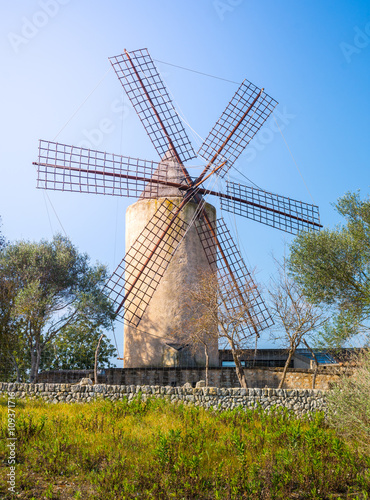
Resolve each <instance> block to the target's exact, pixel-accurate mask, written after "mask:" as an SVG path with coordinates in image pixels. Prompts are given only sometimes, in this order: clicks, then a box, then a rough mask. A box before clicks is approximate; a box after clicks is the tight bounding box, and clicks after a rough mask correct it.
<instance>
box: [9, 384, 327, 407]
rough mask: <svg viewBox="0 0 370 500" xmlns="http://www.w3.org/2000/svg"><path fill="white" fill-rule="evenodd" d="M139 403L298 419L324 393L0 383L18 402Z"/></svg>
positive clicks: (322, 404)
mask: <svg viewBox="0 0 370 500" xmlns="http://www.w3.org/2000/svg"><path fill="white" fill-rule="evenodd" d="M139 393H140V394H141V397H142V398H143V399H146V398H148V397H160V398H165V399H168V400H170V401H172V402H184V403H187V404H194V405H196V406H203V407H205V408H211V407H213V408H218V409H228V408H230V409H233V408H237V407H239V406H243V407H245V408H256V407H257V406H259V405H261V406H262V408H264V409H266V410H269V409H271V408H272V407H274V406H276V407H282V408H287V409H289V410H293V411H294V412H295V413H296V414H298V415H303V414H306V413H309V412H312V411H316V410H322V411H325V409H326V403H325V391H322V390H319V389H306V390H300V389H241V388H233V389H220V388H217V387H197V388H192V387H170V386H167V387H163V386H134V385H127V386H125V385H105V384H97V385H79V384H77V385H71V384H46V383H41V384H22V383H5V382H1V383H0V395H4V396H6V395H7V394H11V395H12V397H14V396H15V397H16V398H19V399H26V398H31V399H33V398H37V397H38V398H41V399H43V400H44V401H47V402H49V403H59V402H69V403H74V402H89V401H93V400H95V399H99V398H103V399H109V400H111V401H117V400H122V399H124V398H127V399H128V400H129V401H130V400H132V399H133V398H134V397H135V396H137V395H138V394H139Z"/></svg>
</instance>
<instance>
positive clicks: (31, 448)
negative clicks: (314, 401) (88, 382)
mask: <svg viewBox="0 0 370 500" xmlns="http://www.w3.org/2000/svg"><path fill="white" fill-rule="evenodd" d="M5 412H6V408H5V407H0V417H1V422H2V427H1V432H2V436H5V435H6V434H5V428H4V425H5ZM16 425H17V427H16V429H17V439H19V447H18V450H17V453H18V456H17V487H18V490H19V491H18V498H21V499H22V498H23V499H26V498H27V499H30V498H32V497H34V498H38V499H41V498H55V499H57V498H60V499H63V500H64V499H67V498H71V499H78V498H81V499H82V498H83V499H84V500H85V499H86V500H89V499H97V500H110V499H111V500H116V499H118V500H121V499H122V500H123V499H134V498H140V499H170V498H172V499H189V500H190V499H196V500H198V499H199V500H202V499H204V500H205V499H235V500H239V499H251V500H253V499H259V500H260V499H289V498H302V499H315V498H317V499H320V500H323V499H328V500H329V499H330V498H333V499H334V498H336V499H338V498H343V499H344V498H347V497H348V498H349V495H351V498H356V496H357V497H358V499H359V500H360V499H361V500H363V499H366V498H368V497H367V496H366V495H367V493H366V492H367V491H369V490H370V458H369V457H368V456H367V455H365V454H361V453H360V452H358V451H356V449H355V448H356V442H354V441H351V440H347V441H345V440H343V439H342V438H341V437H340V435H339V434H338V433H337V432H336V431H335V430H333V429H331V428H329V427H328V426H327V425H326V423H325V420H324V417H323V415H322V414H315V415H313V416H311V418H310V419H308V418H302V419H298V418H296V417H294V416H293V415H292V414H291V413H289V412H288V411H282V410H275V411H273V412H272V413H270V414H268V413H266V412H264V411H263V410H262V409H261V408H259V409H257V410H246V411H245V410H242V409H241V408H239V409H236V410H232V411H225V412H222V413H220V412H212V411H206V410H204V409H201V408H197V407H191V406H186V405H181V404H180V405H172V404H171V403H169V402H167V401H165V400H161V399H149V400H147V401H144V400H142V399H141V397H140V395H138V397H137V398H136V399H135V400H134V401H133V402H130V404H129V403H128V401H127V400H123V401H118V402H114V403H112V402H110V401H107V400H101V401H97V402H94V403H88V404H70V405H68V404H59V405H49V406H47V405H42V404H38V403H32V402H29V403H27V404H25V405H24V406H23V407H21V406H17V424H16ZM5 441H6V440H2V441H1V443H0V460H1V463H2V464H3V465H2V466H1V465H0V468H3V470H4V471H5V470H6V467H5V463H6V460H7V449H6V446H5ZM17 442H18V441H17ZM3 476H4V477H5V475H3ZM60 485H61V486H60ZM58 488H59V489H58ZM60 491H63V494H62V493H60ZM58 492H59V493H58ZM6 495H7V487H6V482H5V480H3V479H0V497H1V498H4V499H7V498H11V497H7V496H6Z"/></svg>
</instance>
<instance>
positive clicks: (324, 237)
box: [289, 193, 370, 344]
mask: <svg viewBox="0 0 370 500" xmlns="http://www.w3.org/2000/svg"><path fill="white" fill-rule="evenodd" d="M335 207H336V210H337V211H338V213H339V214H340V215H341V216H343V217H344V219H345V224H343V225H341V226H338V227H336V228H335V229H324V230H323V231H321V232H320V233H302V234H300V235H298V236H297V237H296V239H295V240H294V242H293V244H292V246H291V255H290V259H289V260H290V270H291V272H292V274H293V276H294V279H295V280H296V281H297V283H298V284H299V285H300V286H301V287H302V289H303V290H304V293H305V294H306V296H307V297H308V298H309V299H310V300H311V301H312V302H314V303H317V304H319V303H320V304H324V305H327V306H328V307H331V308H333V310H334V311H335V313H336V316H335V318H334V320H333V323H332V324H331V325H328V326H327V327H326V331H325V332H324V336H325V339H326V341H330V339H331V340H332V342H331V343H333V342H334V341H335V342H336V343H337V344H338V343H339V344H342V343H343V342H344V341H345V340H346V339H348V338H351V337H353V336H354V335H356V334H358V333H359V332H363V331H366V332H367V331H368V327H367V325H366V321H367V320H368V319H369V316H370V280H369V271H370V198H368V199H366V200H361V199H360V196H359V193H347V194H346V195H345V196H343V197H342V198H340V199H339V200H338V203H337V204H336V205H335Z"/></svg>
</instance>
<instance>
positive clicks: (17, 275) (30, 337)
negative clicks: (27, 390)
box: [0, 235, 114, 382]
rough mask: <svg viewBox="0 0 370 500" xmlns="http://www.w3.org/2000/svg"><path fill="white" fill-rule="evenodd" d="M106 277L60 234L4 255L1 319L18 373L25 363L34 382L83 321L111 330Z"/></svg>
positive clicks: (1, 254) (23, 243)
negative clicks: (46, 357) (50, 351)
mask: <svg viewBox="0 0 370 500" xmlns="http://www.w3.org/2000/svg"><path fill="white" fill-rule="evenodd" d="M106 278H107V270H106V268H105V267H104V266H102V265H100V264H96V265H91V264H90V261H89V257H88V256H87V255H86V254H80V253H79V252H78V250H77V248H76V247H75V246H73V245H72V243H71V242H70V241H69V239H68V238H65V237H63V236H60V235H57V236H55V237H54V238H53V239H52V241H50V242H48V241H44V240H43V241H41V242H40V243H33V242H28V241H19V242H16V243H11V244H8V245H6V246H5V247H4V248H3V249H2V250H1V252H0V282H1V290H2V292H3V294H5V296H6V297H5V300H4V301H3V303H2V313H1V314H2V316H3V317H6V319H5V322H7V324H8V325H10V326H11V330H10V331H11V332H14V335H13V338H14V339H16V346H15V348H14V351H13V353H11V354H10V356H12V357H13V358H14V359H13V363H14V365H15V367H16V369H17V370H19V368H20V366H21V365H22V363H23V364H24V361H25V359H26V360H27V367H26V371H27V374H28V378H29V380H30V381H31V382H36V381H37V376H38V372H39V368H40V363H41V359H42V354H43V352H44V351H45V350H46V349H47V347H48V346H49V345H50V344H51V343H52V342H55V340H56V339H57V338H58V336H60V335H61V333H62V332H63V331H64V332H65V331H66V328H67V327H69V326H72V325H74V324H77V323H78V322H81V321H82V320H83V319H84V318H86V319H88V320H89V321H93V322H94V324H95V325H96V326H101V327H103V328H109V327H110V326H111V321H112V319H113V317H114V314H113V311H112V308H111V305H110V303H109V301H108V299H107V298H106V297H105V295H104V294H103V292H102V288H103V285H104V282H105V280H106ZM6 294H8V295H6ZM5 328H7V326H6V325H5ZM8 352H9V350H8Z"/></svg>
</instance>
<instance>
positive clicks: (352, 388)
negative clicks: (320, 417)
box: [328, 350, 370, 453]
mask: <svg viewBox="0 0 370 500" xmlns="http://www.w3.org/2000/svg"><path fill="white" fill-rule="evenodd" d="M352 361H353V362H354V363H356V368H355V369H354V374H353V376H351V377H342V378H341V380H340V382H339V383H338V384H337V385H336V386H335V387H334V388H333V389H332V390H331V391H330V392H329V394H328V404H329V422H330V424H331V425H332V426H333V427H335V428H337V429H338V430H339V432H340V434H342V435H343V436H344V437H346V438H347V439H348V438H354V439H355V440H356V441H357V442H358V446H359V447H360V448H361V449H362V450H364V451H365V452H367V453H370V399H369V393H370V352H369V351H368V350H364V351H361V352H360V353H359V354H358V355H357V356H356V357H354V359H353V360H352Z"/></svg>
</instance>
